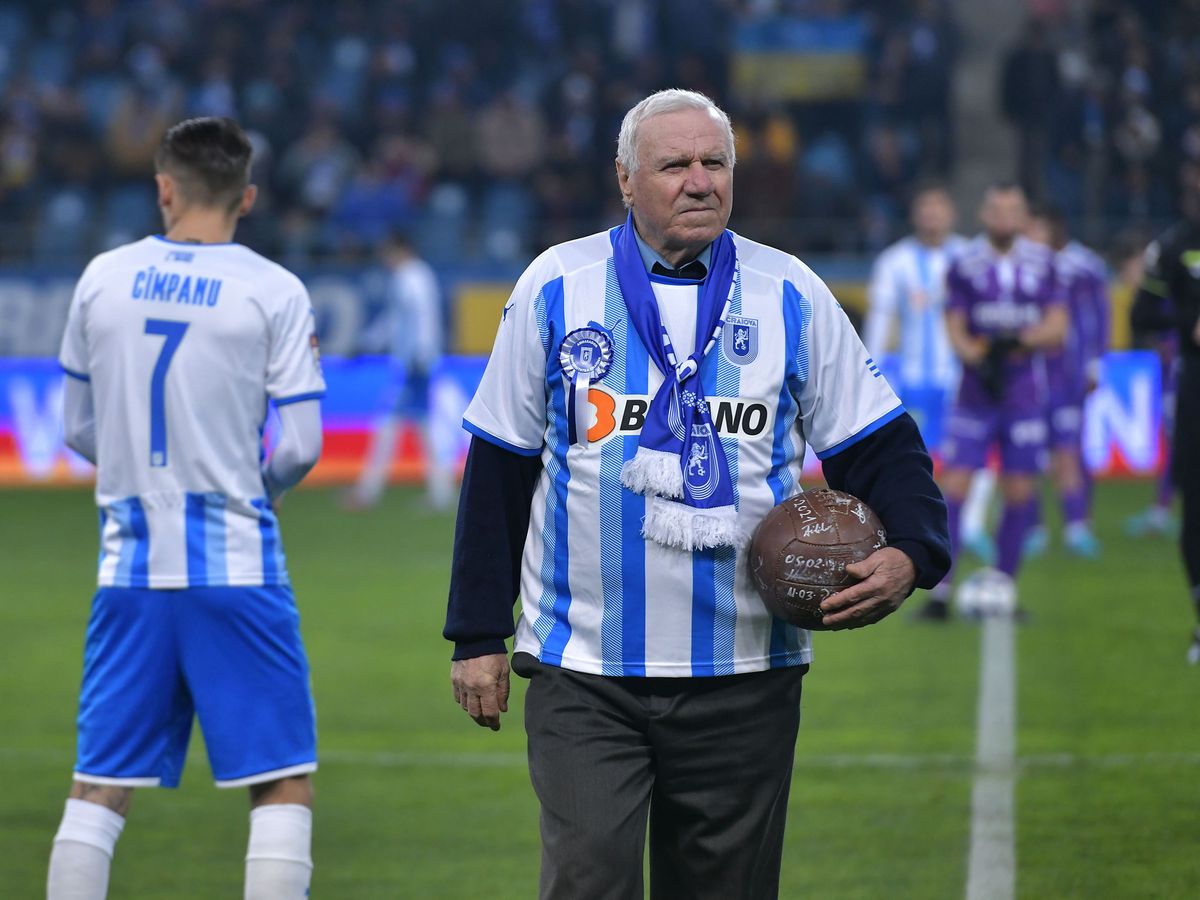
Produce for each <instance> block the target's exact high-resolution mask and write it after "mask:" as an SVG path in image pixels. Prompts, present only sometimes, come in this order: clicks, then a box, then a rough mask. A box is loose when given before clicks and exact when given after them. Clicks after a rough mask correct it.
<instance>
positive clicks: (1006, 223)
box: [979, 188, 1029, 244]
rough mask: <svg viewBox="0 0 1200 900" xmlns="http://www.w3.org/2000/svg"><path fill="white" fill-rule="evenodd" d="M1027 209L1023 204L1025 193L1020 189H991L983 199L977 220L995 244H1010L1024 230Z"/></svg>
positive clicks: (1027, 213) (1027, 214)
mask: <svg viewBox="0 0 1200 900" xmlns="http://www.w3.org/2000/svg"><path fill="white" fill-rule="evenodd" d="M1028 216H1029V209H1028V206H1027V205H1026V203H1025V192H1024V191H1022V190H1021V189H1020V188H1013V189H1011V190H997V189H996V188H992V189H991V190H989V191H988V192H987V194H986V195H985V196H984V198H983V209H982V210H981V211H980V213H979V220H980V221H981V222H982V223H983V230H984V231H986V232H987V236H988V237H989V238H990V239H991V240H992V241H993V242H994V243H997V244H1011V243H1012V242H1013V240H1014V239H1015V238H1016V237H1017V235H1019V234H1020V233H1021V232H1022V231H1024V230H1025V220H1026V219H1027V218H1028Z"/></svg>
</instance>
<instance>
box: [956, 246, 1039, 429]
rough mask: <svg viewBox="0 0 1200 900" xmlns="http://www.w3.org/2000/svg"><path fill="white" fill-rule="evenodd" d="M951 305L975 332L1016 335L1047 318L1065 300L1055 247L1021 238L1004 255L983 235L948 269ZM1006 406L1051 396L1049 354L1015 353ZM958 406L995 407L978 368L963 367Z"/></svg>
mask: <svg viewBox="0 0 1200 900" xmlns="http://www.w3.org/2000/svg"><path fill="white" fill-rule="evenodd" d="M946 287H947V302H946V305H947V309H950V310H957V311H960V312H962V313H963V314H965V315H966V319H967V330H968V331H969V333H970V334H972V335H982V336H985V337H992V336H995V335H1002V334H1006V335H1015V334H1017V333H1018V332H1020V331H1022V330H1023V329H1025V328H1028V327H1030V326H1032V325H1036V324H1038V323H1039V322H1041V321H1042V319H1043V318H1044V317H1045V315H1046V312H1047V311H1048V310H1049V309H1050V307H1052V306H1055V305H1058V304H1061V303H1062V302H1063V298H1062V297H1061V294H1060V291H1059V284H1058V277H1057V273H1056V268H1055V265H1054V252H1053V251H1052V250H1050V248H1048V247H1043V246H1042V245H1040V244H1035V243H1033V242H1032V241H1028V240H1026V239H1025V238H1017V240H1016V241H1015V242H1014V244H1013V246H1012V248H1011V249H1010V250H1009V252H1008V253H1006V254H1003V255H1001V254H1000V253H998V252H997V251H996V250H995V249H994V248H993V247H992V245H991V244H990V243H989V242H988V240H987V238H986V237H983V236H980V237H977V238H975V239H974V240H973V241H971V243H970V244H968V245H967V247H966V249H965V250H964V251H963V252H962V253H961V254H960V255H959V257H958V258H957V259H956V260H955V261H954V262H953V263H952V264H951V266H950V269H949V271H948V272H947V273H946ZM1004 380H1005V384H1006V390H1005V398H1004V404H1003V405H1005V406H1012V407H1022V408H1029V409H1040V408H1041V407H1042V406H1043V404H1044V402H1045V397H1046V383H1045V358H1044V357H1043V356H1042V355H1041V354H1038V353H1034V354H1030V353H1016V354H1014V355H1013V357H1012V358H1011V359H1010V360H1009V362H1008V364H1007V370H1006V375H1005V379H1004ZM958 405H959V406H962V407H971V408H980V407H984V406H995V405H996V404H995V402H994V401H993V400H991V399H990V398H989V397H988V394H987V391H986V390H985V389H984V387H983V384H982V382H981V381H980V378H979V373H978V372H977V371H976V370H975V369H973V368H970V367H966V368H964V369H963V376H962V384H961V386H960V387H959V394H958Z"/></svg>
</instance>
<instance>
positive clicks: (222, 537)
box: [59, 237, 325, 588]
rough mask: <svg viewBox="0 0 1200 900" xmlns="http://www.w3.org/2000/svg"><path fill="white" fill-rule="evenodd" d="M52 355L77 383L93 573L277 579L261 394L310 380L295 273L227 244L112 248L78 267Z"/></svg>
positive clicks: (119, 579)
mask: <svg viewBox="0 0 1200 900" xmlns="http://www.w3.org/2000/svg"><path fill="white" fill-rule="evenodd" d="M59 361H60V362H61V363H62V367H63V369H64V370H65V371H66V373H67V375H68V376H70V377H73V378H78V379H81V380H84V381H88V382H90V384H91V388H92V400H93V403H94V406H95V414H96V452H97V460H96V462H97V472H96V504H97V505H98V506H99V507H100V567H99V584H100V585H101V586H105V587H107V586H113V587H143V588H144V587H149V588H182V587H199V586H222V585H244V586H257V585H276V584H286V583H287V580H288V578H287V570H286V568H285V565H284V557H283V545H282V543H281V541H280V536H279V529H278V523H277V522H276V519H275V514H274V513H273V512H272V510H271V504H270V502H269V501H268V500H267V498H266V490H265V488H264V486H263V479H262V472H261V464H262V454H263V450H262V429H263V424H264V422H265V420H266V415H267V402H268V398H273V399H274V400H275V402H276V403H279V404H285V403H289V402H296V401H299V400H307V399H312V398H315V397H319V396H321V395H322V394H323V393H324V390H325V382H324V379H323V378H322V376H321V366H320V358H319V354H318V351H317V343H316V336H315V333H314V322H313V313H312V305H311V303H310V301H309V298H308V292H307V291H306V290H305V288H304V285H303V284H301V282H300V280H299V279H298V278H296V276H295V275H293V274H291V273H290V272H288V271H287V270H286V269H284V268H283V267H281V266H279V265H276V264H275V263H273V262H271V261H269V260H267V259H264V258H263V257H261V256H259V255H258V254H257V253H255V252H253V251H252V250H250V249H248V248H246V247H243V246H242V245H240V244H180V243H175V242H172V241H168V240H166V239H164V238H161V237H149V238H145V239H144V240H141V241H137V242H135V243H132V244H128V245H126V246H124V247H119V248H117V249H115V250H112V251H110V252H108V253H103V254H101V255H100V256H97V257H96V258H95V259H94V260H92V262H91V263H90V264H89V265H88V267H87V269H86V270H85V271H84V273H83V276H82V277H81V278H80V280H79V284H78V286H77V287H76V289H75V296H74V299H73V300H72V301H71V309H70V313H69V315H68V318H67V327H66V333H65V334H64V335H63V342H62V351H61V354H60V356H59Z"/></svg>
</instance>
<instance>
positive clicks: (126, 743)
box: [47, 118, 325, 900]
mask: <svg viewBox="0 0 1200 900" xmlns="http://www.w3.org/2000/svg"><path fill="white" fill-rule="evenodd" d="M250 161H251V148H250V142H249V141H248V140H247V139H246V135H245V134H244V133H243V131H242V129H241V128H240V127H238V125H237V124H236V123H235V122H233V121H232V120H230V119H218V118H201V119H189V120H187V121H185V122H181V123H179V124H178V125H176V126H174V127H173V128H171V129H170V130H169V131H168V132H167V133H166V135H165V136H164V137H163V140H162V144H161V146H160V148H159V151H158V155H157V158H156V168H157V174H156V176H155V178H156V181H157V183H158V204H159V207H160V208H161V211H162V216H163V222H164V225H165V234H163V235H162V236H155V237H148V238H145V239H144V240H141V241H137V242H135V243H132V244H128V245H126V246H124V247H118V248H117V249H115V250H112V251H110V252H108V253H104V254H101V255H100V256H98V257H96V258H95V259H94V260H92V262H91V264H90V265H88V267H87V269H86V270H85V271H84V273H83V276H82V277H81V278H80V280H79V285H78V287H77V288H76V290H75V296H74V299H73V300H72V302H71V308H70V313H69V314H68V317H67V327H66V333H65V335H64V337H63V343H62V353H61V356H60V361H61V363H62V367H63V369H64V370H65V372H66V374H67V378H66V393H65V420H66V422H65V424H66V440H67V443H68V445H69V446H71V447H72V448H73V449H74V450H76V451H78V452H79V453H80V454H82V455H83V456H85V457H86V458H87V459H89V460H91V461H93V462H94V463H96V467H97V470H96V503H97V505H98V506H99V507H100V563H99V577H98V582H99V589H98V590H97V592H96V595H95V598H94V599H93V601H92V614H91V620H90V622H89V623H88V630H87V639H86V644H85V648H84V668H83V687H82V689H81V692H80V700H79V719H78V726H79V734H78V752H77V757H76V763H75V783H74V786H73V787H72V789H71V794H70V799H69V800H67V804H66V810H65V812H64V814H63V818H62V824H61V825H60V827H59V830H58V834H57V835H56V836H55V839H54V848H53V851H52V853H51V856H50V872H49V878H48V886H47V896H48V898H49V900H102V898H103V897H104V896H105V895H106V892H107V887H108V875H109V866H110V860H111V858H112V856H113V851H114V848H115V845H116V842H117V838H118V837H119V836H120V834H121V830H122V828H123V827H124V825H125V816H126V813H127V811H128V809H129V805H130V800H131V797H132V793H133V790H134V789H135V788H140V787H154V786H162V787H174V786H176V785H177V784H178V783H179V776H180V773H181V771H182V769H183V764H184V758H185V756H186V754H187V748H188V737H189V735H190V733H191V728H192V720H193V718H196V717H198V718H199V720H200V727H201V729H203V731H204V742H205V745H206V746H207V749H208V757H209V761H210V763H211V766H212V771H213V777H214V778H215V779H216V782H217V785H218V786H219V787H247V788H249V792H250V805H251V807H252V809H251V813H250V836H249V845H248V850H247V854H246V875H245V896H246V898H248V900H301V898H303V897H307V896H308V887H309V881H310V878H311V871H312V861H311V849H310V848H311V840H312V812H311V807H312V786H311V783H310V780H309V773H311V772H312V771H314V770H315V769H316V767H317V757H316V726H315V721H314V713H313V703H312V695H311V692H310V688H309V674H308V662H307V659H306V657H305V652H304V645H303V643H302V642H301V639H300V630H299V616H298V614H297V612H296V604H295V600H294V599H293V596H292V590H291V587H290V584H289V580H288V574H287V568H286V565H285V562H284V556H283V545H282V543H281V539H280V534H279V525H278V521H277V519H276V516H275V507H276V506H277V505H278V502H279V500H280V498H281V496H282V494H283V492H284V491H285V490H287V489H288V488H289V487H291V486H293V485H295V484H297V483H298V482H299V481H300V479H302V478H303V477H304V475H305V474H307V472H308V470H309V469H310V468H312V466H313V464H314V463H315V462H316V461H317V457H318V456H319V455H320V452H321V413H320V403H319V399H320V397H321V395H322V394H323V393H324V390H325V382H324V379H323V378H322V375H321V366H320V359H319V356H318V353H317V344H316V336H315V334H314V331H313V327H314V326H313V313H312V305H311V303H310V302H309V298H308V292H307V291H306V290H305V288H304V285H303V284H301V282H300V280H299V279H298V278H296V276H295V275H293V274H291V273H290V272H288V271H287V270H285V269H284V268H282V267H281V266H278V265H276V264H275V263H273V262H270V261H269V260H266V259H264V258H263V257H261V256H259V255H258V254H257V253H255V252H253V251H252V250H250V249H248V248H246V247H244V246H242V245H241V244H236V243H233V235H234V231H235V229H236V227H237V222H238V219H239V218H240V217H241V216H243V215H245V214H246V213H247V212H249V210H250V208H251V206H252V205H253V203H254V198H255V188H254V186H253V185H251V184H250V183H249V179H250ZM268 401H272V402H273V403H274V404H275V406H276V407H277V408H278V410H279V417H280V425H281V428H280V438H279V442H278V444H277V445H276V447H275V450H274V452H273V453H272V454H271V456H270V458H269V459H267V460H266V461H265V463H264V462H263V461H262V427H263V423H264V422H265V420H266V416H267V406H268Z"/></svg>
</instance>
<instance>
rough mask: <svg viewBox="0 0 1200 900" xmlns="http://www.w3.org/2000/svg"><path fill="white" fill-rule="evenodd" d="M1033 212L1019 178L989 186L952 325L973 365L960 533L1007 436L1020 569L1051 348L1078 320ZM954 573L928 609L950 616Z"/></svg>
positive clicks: (1008, 493) (960, 464)
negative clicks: (1032, 226)
mask: <svg viewBox="0 0 1200 900" xmlns="http://www.w3.org/2000/svg"><path fill="white" fill-rule="evenodd" d="M1027 218H1028V207H1027V205H1026V201H1025V194H1024V192H1023V191H1022V190H1021V189H1020V188H1019V187H1018V186H1016V185H1014V184H995V185H993V186H991V187H990V188H988V190H987V192H986V193H985V194H984V199H983V207H982V209H981V211H980V221H981V222H982V224H983V228H984V233H983V234H982V235H980V236H979V237H977V238H975V239H974V240H973V241H971V243H970V244H968V245H967V247H966V248H964V250H963V251H962V253H960V254H959V256H958V257H957V258H956V259H955V261H954V263H953V264H952V265H951V266H950V269H949V271H948V272H947V274H946V287H947V312H946V326H947V331H948V333H949V336H950V343H951V345H952V346H953V347H954V352H955V353H956V354H957V355H958V358H959V359H960V360H961V361H962V364H963V376H962V382H961V384H960V385H959V389H958V397H957V398H956V400H955V404H954V409H953V411H952V412H951V414H950V420H949V423H948V426H947V429H946V435H947V436H946V441H945V443H944V446H943V458H944V460H945V466H946V468H945V471H944V473H943V476H942V489H943V491H944V493H945V496H946V501H947V504H948V507H949V514H950V534H951V541H952V542H954V543H956V542H957V540H958V537H957V536H958V526H959V516H960V514H961V512H962V505H963V501H964V500H965V499H966V496H967V490H968V488H969V486H970V482H971V473H972V472H974V471H975V470H976V469H979V468H980V467H982V466H983V465H984V464H985V463H986V461H987V455H988V451H989V450H990V449H991V447H992V446H993V445H998V447H999V451H1000V492H1001V495H1002V496H1003V499H1004V510H1003V513H1002V514H1001V518H1000V528H999V534H998V541H997V543H998V554H997V567H998V568H999V569H1000V571H1002V572H1004V573H1005V574H1007V575H1009V576H1010V577H1011V576H1014V575H1016V572H1017V568H1018V566H1019V565H1020V561H1021V551H1022V544H1023V542H1024V540H1025V535H1026V534H1027V533H1028V531H1029V529H1030V527H1032V526H1033V525H1034V523H1035V522H1036V521H1037V499H1036V496H1035V491H1036V487H1037V476H1038V473H1039V472H1040V470H1041V468H1042V463H1043V457H1044V455H1045V451H1046V443H1047V437H1048V435H1047V428H1046V419H1045V399H1046V384H1045V357H1044V354H1045V352H1046V351H1049V350H1054V349H1055V348H1058V347H1060V346H1062V343H1063V340H1064V338H1065V336H1066V332H1067V324H1068V318H1067V309H1066V306H1065V304H1064V302H1063V299H1062V297H1061V294H1060V291H1059V287H1058V278H1057V273H1056V270H1055V264H1054V254H1053V253H1052V252H1051V251H1050V249H1049V248H1047V247H1043V246H1040V245H1038V244H1035V243H1033V242H1032V241H1029V240H1027V239H1025V238H1024V237H1022V232H1023V231H1024V228H1025V224H1026V220H1027ZM954 550H957V547H954ZM951 577H952V574H948V575H947V576H946V578H945V579H943V581H942V583H941V584H939V585H938V587H937V588H935V589H934V591H933V592H932V594H931V596H930V600H929V603H928V605H927V606H926V607H925V608H924V609H923V610H922V613H921V615H922V617H923V618H932V619H944V618H946V617H947V616H948V615H949V603H948V600H949V591H950V584H951Z"/></svg>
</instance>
